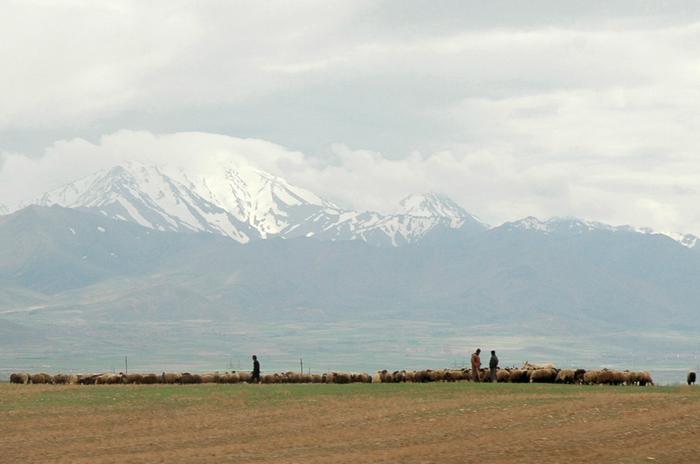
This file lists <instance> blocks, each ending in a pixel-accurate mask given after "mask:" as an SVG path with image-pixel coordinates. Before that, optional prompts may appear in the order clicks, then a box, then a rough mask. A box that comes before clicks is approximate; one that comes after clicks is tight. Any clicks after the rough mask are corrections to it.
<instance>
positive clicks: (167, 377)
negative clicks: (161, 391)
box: [160, 372, 182, 384]
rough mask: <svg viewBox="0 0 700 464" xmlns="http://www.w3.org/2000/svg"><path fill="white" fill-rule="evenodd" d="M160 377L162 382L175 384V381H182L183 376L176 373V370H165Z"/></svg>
mask: <svg viewBox="0 0 700 464" xmlns="http://www.w3.org/2000/svg"><path fill="white" fill-rule="evenodd" d="M160 378H161V380H160V383H166V384H174V383H180V379H181V378H182V375H181V374H178V373H175V372H163V373H162V374H161V376H160Z"/></svg>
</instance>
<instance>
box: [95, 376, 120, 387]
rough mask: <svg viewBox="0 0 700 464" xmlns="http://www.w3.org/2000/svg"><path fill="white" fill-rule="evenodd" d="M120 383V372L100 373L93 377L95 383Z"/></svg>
mask: <svg viewBox="0 0 700 464" xmlns="http://www.w3.org/2000/svg"><path fill="white" fill-rule="evenodd" d="M117 383H122V375H121V374H101V375H99V376H98V377H97V378H96V379H95V385H114V384H117Z"/></svg>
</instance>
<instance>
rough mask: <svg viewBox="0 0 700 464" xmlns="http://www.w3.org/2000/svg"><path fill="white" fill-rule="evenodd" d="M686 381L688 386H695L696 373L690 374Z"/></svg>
mask: <svg viewBox="0 0 700 464" xmlns="http://www.w3.org/2000/svg"><path fill="white" fill-rule="evenodd" d="M686 381H687V382H688V385H693V384H694V383H695V372H688V377H687V378H686Z"/></svg>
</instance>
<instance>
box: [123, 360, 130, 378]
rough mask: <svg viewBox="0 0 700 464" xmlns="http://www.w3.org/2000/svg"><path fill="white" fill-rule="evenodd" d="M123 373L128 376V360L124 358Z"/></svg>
mask: <svg viewBox="0 0 700 464" xmlns="http://www.w3.org/2000/svg"><path fill="white" fill-rule="evenodd" d="M124 373H125V374H127V375H128V374H129V358H128V357H126V356H124Z"/></svg>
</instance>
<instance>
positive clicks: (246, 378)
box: [238, 371, 253, 383]
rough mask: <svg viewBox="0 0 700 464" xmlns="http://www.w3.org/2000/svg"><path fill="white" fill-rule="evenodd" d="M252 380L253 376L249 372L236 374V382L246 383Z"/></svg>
mask: <svg viewBox="0 0 700 464" xmlns="http://www.w3.org/2000/svg"><path fill="white" fill-rule="evenodd" d="M252 378H253V375H252V374H251V373H250V372H247V371H246V372H239V373H238V381H239V382H241V383H248V382H250V380H251V379H252Z"/></svg>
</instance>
